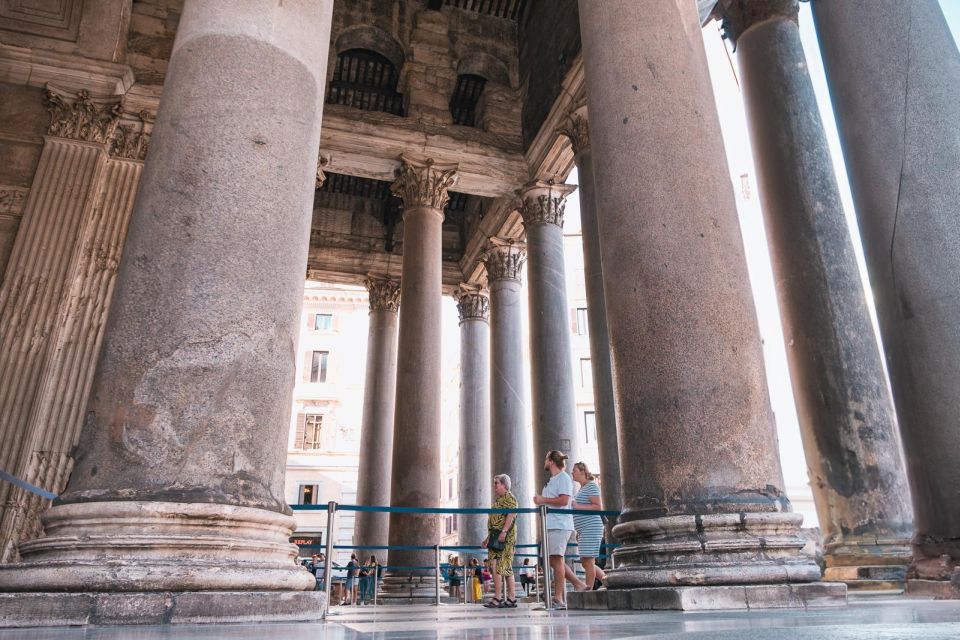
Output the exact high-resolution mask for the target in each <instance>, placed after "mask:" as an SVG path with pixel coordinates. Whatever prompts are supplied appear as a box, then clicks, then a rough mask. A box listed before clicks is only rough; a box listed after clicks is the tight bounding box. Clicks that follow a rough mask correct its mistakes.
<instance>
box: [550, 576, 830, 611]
mask: <svg viewBox="0 0 960 640" xmlns="http://www.w3.org/2000/svg"><path fill="white" fill-rule="evenodd" d="M846 605H847V587H846V585H845V584H843V583H842V582H839V583H838V582H814V583H809V584H767V585H746V586H709V587H707V586H705V587H652V588H644V589H606V590H604V591H584V592H573V593H568V594H567V607H568V608H570V609H591V610H624V609H630V610H640V611H651V610H670V611H714V610H718V609H812V608H821V607H845V606H846Z"/></svg>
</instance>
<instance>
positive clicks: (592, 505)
mask: <svg viewBox="0 0 960 640" xmlns="http://www.w3.org/2000/svg"><path fill="white" fill-rule="evenodd" d="M573 480H574V482H579V483H580V491H578V492H577V496H576V497H575V498H574V500H573V504H572V505H571V506H570V508H571V509H574V510H575V511H587V512H589V511H603V505H602V504H601V502H600V486H599V485H597V481H596V476H594V475H593V474H592V473H590V469H588V468H587V465H586V464H585V463H583V462H578V463H576V464H575V465H573ZM573 526H574V528H576V530H577V547H578V553H579V555H580V564H581V565H582V566H583V571H584V573H585V574H586V576H585V579H584V582H585V583H586V585H587V589H593V586H594V583H595V582H596V581H597V580H603V579H604V578H606V577H607V576H606V574H605V573H604V572H603V569H601V568H600V567H598V566H597V565H596V562H597V558H598V557H599V555H600V542H601V541H602V540H603V518H602V517H601V516H599V515H591V514H587V513H585V514H583V515H580V514H574V516H573Z"/></svg>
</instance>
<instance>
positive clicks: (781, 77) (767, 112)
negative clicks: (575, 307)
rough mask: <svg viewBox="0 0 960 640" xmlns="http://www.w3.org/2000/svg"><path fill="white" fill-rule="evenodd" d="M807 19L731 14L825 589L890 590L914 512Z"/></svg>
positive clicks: (764, 7) (748, 5)
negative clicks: (834, 585) (812, 69)
mask: <svg viewBox="0 0 960 640" xmlns="http://www.w3.org/2000/svg"><path fill="white" fill-rule="evenodd" d="M798 10H799V5H798V0H764V1H760V2H757V1H756V0H725V1H724V2H721V3H720V5H719V7H718V14H717V15H718V17H720V18H721V19H722V21H723V26H724V30H725V32H726V34H727V37H728V38H730V39H731V40H732V41H733V42H735V43H736V51H737V61H738V63H739V66H740V70H741V86H742V88H743V96H744V101H745V103H746V107H747V115H748V121H749V125H750V133H751V141H752V143H753V150H754V157H755V158H756V166H757V173H758V177H759V180H760V198H761V203H762V205H763V212H764V220H765V223H766V224H765V227H766V231H767V237H768V239H769V244H770V253H771V260H772V263H773V268H774V273H775V274H776V281H777V294H778V299H779V302H780V314H781V318H782V321H783V335H784V343H785V344H786V345H787V360H788V362H789V364H790V379H791V383H792V386H793V395H794V398H795V399H796V404H797V414H798V416H799V419H800V427H801V434H802V436H803V444H804V449H805V451H806V456H807V466H808V468H809V469H810V481H811V486H812V487H813V493H814V498H815V501H816V506H817V516H818V518H819V520H820V530H821V532H822V535H823V543H824V552H825V559H826V564H827V569H826V573H825V577H826V578H827V579H836V580H843V581H845V582H847V584H848V585H850V586H851V587H858V588H890V587H896V586H897V584H898V583H902V581H903V579H904V578H905V577H906V569H907V565H908V564H909V562H910V537H911V535H912V534H913V509H912V507H911V504H910V491H909V487H908V486H907V478H906V473H905V471H904V468H903V460H902V457H901V454H900V438H899V435H898V432H897V425H896V417H895V414H894V409H893V402H892V399H891V397H890V391H889V389H888V387H887V379H886V374H885V372H884V370H883V364H882V362H881V359H880V349H879V346H878V344H877V340H876V337H875V335H874V332H873V327H872V325H871V322H870V315H869V311H868V309H867V300H866V296H865V293H864V290H863V284H862V283H861V280H860V274H859V271H858V269H857V262H856V256H855V255H854V251H853V243H852V240H851V238H850V231H849V229H848V227H847V222H846V219H845V218H844V215H843V205H842V203H841V201H840V189H839V187H838V185H837V181H836V177H835V176H834V172H833V163H832V161H831V159H830V149H829V148H828V146H827V138H826V134H825V133H824V130H823V123H822V122H821V120H820V111H819V109H818V107H817V98H816V95H815V94H814V91H813V84H812V82H811V81H810V76H809V73H808V72H807V62H806V58H805V56H804V53H803V47H802V45H801V42H800V30H799V28H798V25H797V13H798ZM891 581H892V583H891ZM900 586H901V587H902V584H900Z"/></svg>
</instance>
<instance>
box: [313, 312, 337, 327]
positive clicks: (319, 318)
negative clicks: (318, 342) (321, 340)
mask: <svg viewBox="0 0 960 640" xmlns="http://www.w3.org/2000/svg"><path fill="white" fill-rule="evenodd" d="M313 328H314V329H315V330H317V331H330V330H331V329H333V314H332V313H318V314H317V315H315V316H314V317H313Z"/></svg>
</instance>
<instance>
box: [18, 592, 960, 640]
mask: <svg viewBox="0 0 960 640" xmlns="http://www.w3.org/2000/svg"><path fill="white" fill-rule="evenodd" d="M373 634H376V639H377V640H415V639H416V640H419V639H421V638H422V639H427V638H429V639H431V640H434V639H435V640H441V639H444V640H445V639H448V638H449V639H453V638H457V639H458V640H474V639H476V640H525V639H527V638H530V639H536V640H540V639H543V640H619V639H625V638H649V639H653V638H656V639H660V640H666V639H669V638H681V639H683V640H694V639H706V638H710V639H714V640H727V639H731V640H733V639H735V640H759V639H764V640H766V639H771V640H773V639H780V638H790V639H791V640H814V639H816V640H820V639H831V640H832V639H838V640H854V639H857V640H860V639H864V640H888V639H889V640H893V639H897V640H900V639H907V638H911V639H913V638H917V639H921V638H922V639H924V640H941V639H943V640H946V639H951V640H953V639H956V638H960V601H933V600H920V599H911V598H904V597H877V596H873V597H869V598H863V597H856V596H851V598H850V606H849V607H847V608H845V609H826V610H815V611H795V610H771V609H766V610H758V611H729V612H723V611H714V612H703V613H680V612H634V613H620V612H584V611H576V612H572V611H567V612H563V611H560V612H551V613H546V612H544V611H542V610H536V609H531V608H521V609H517V610H514V611H488V610H485V609H483V608H481V607H479V606H476V605H445V606H442V607H441V608H440V609H437V608H436V607H432V606H420V605H415V606H379V607H369V608H352V607H337V608H335V609H334V610H333V612H332V615H331V617H330V620H329V621H328V622H326V623H302V624H292V623H290V624H242V625H206V626H198V625H168V626H144V627H88V628H79V627H74V628H45V629H15V630H14V629H12V630H0V640H41V639H43V640H80V639H83V640H119V639H124V640H126V639H138V640H186V639H191V640H193V639H197V640H199V639H203V640H221V639H223V640H226V639H228V638H229V639H230V640H247V639H251V640H252V639H254V638H256V639H260V638H271V639H274V638H275V639H278V640H280V639H282V640H360V639H361V638H373V637H374V635H373Z"/></svg>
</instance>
